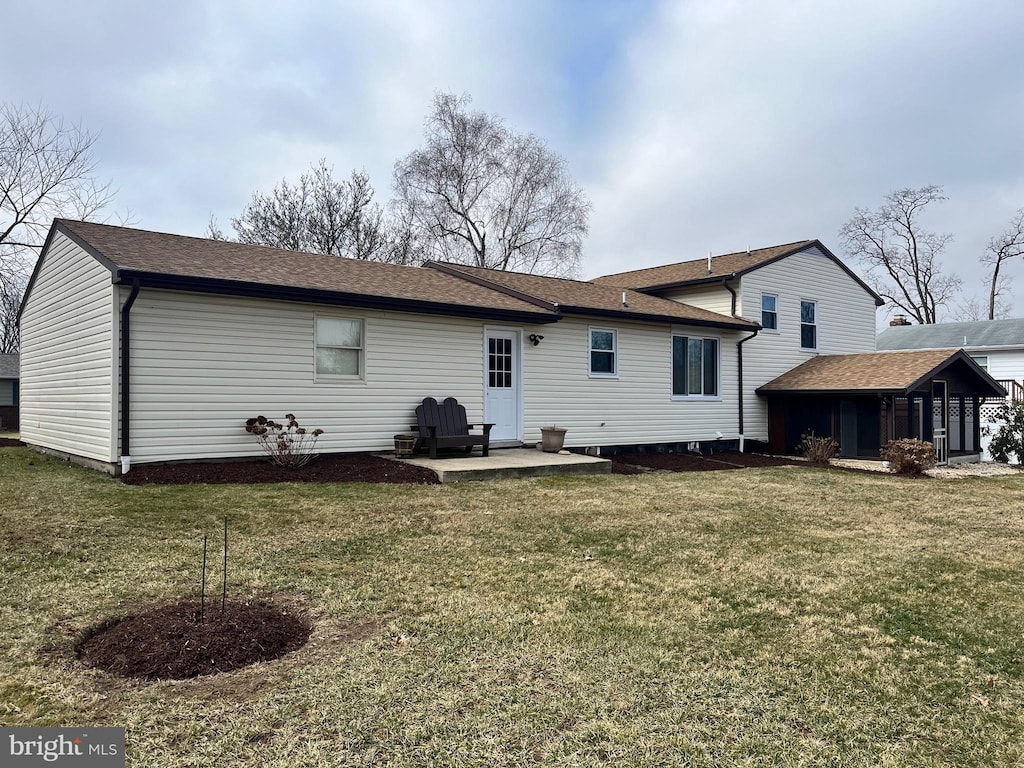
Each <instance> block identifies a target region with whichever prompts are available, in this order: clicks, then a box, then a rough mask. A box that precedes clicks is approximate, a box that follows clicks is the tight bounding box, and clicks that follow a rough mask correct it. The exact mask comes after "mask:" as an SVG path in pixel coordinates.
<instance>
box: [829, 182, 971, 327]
mask: <svg viewBox="0 0 1024 768" xmlns="http://www.w3.org/2000/svg"><path fill="white" fill-rule="evenodd" d="M945 199H946V198H945V196H944V195H943V194H942V187H940V186H937V185H934V184H932V185H929V186H926V187H921V188H920V189H898V190H894V191H893V192H890V193H889V194H888V195H886V197H885V203H884V204H883V205H882V206H881V207H880V208H878V209H877V210H874V211H871V210H867V209H866V208H856V209H855V210H854V215H853V218H851V219H850V220H849V221H847V222H846V223H845V224H844V225H843V227H842V229H840V230H839V238H840V240H841V241H842V243H843V245H844V247H845V249H846V252H847V253H848V254H849V255H850V256H851V257H853V258H856V259H858V260H859V261H860V263H861V264H862V265H863V266H864V268H865V269H866V271H867V274H868V277H869V279H870V280H871V281H872V283H873V287H874V289H875V291H876V292H877V293H878V294H879V295H880V296H881V297H882V298H884V299H886V300H888V301H890V302H892V303H893V304H895V305H896V306H897V307H899V308H900V309H902V310H903V311H904V312H906V313H907V314H908V315H910V316H911V317H913V318H914V319H915V320H917V322H919V323H934V322H936V321H937V319H938V311H939V308H940V307H942V306H944V305H947V304H949V303H950V301H952V299H953V297H954V296H955V295H956V294H957V292H958V291H959V290H960V279H959V278H958V277H957V276H956V275H947V274H943V271H942V265H941V264H940V263H939V261H938V257H939V256H940V255H941V254H942V252H943V251H944V250H945V248H946V246H947V245H948V244H949V242H950V240H952V239H953V236H952V235H949V234H937V233H935V232H929V231H927V230H924V229H922V227H921V224H920V221H919V219H920V217H921V215H922V212H923V211H924V209H925V207H926V206H928V205H929V204H930V203H935V202H939V201H942V200H945Z"/></svg>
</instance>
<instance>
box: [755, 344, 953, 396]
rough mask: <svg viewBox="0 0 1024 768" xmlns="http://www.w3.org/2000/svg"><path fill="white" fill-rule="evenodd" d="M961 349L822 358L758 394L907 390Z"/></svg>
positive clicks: (775, 381)
mask: <svg viewBox="0 0 1024 768" xmlns="http://www.w3.org/2000/svg"><path fill="white" fill-rule="evenodd" d="M958 352H959V350H956V349H929V350H914V351H910V352H872V353H865V354H859V355H819V356H817V357H813V358H811V359H810V360H808V361H807V362H805V363H802V364H801V365H798V366H797V367H796V368H794V369H792V370H791V371H787V372H786V373H784V374H782V375H781V376H779V377H778V378H776V379H772V380H771V381H769V382H768V383H767V384H765V385H763V386H761V387H758V390H757V391H758V392H823V391H829V390H841V391H844V392H849V391H856V390H864V391H869V392H877V391H900V392H902V391H906V390H907V389H908V388H909V387H911V386H912V385H913V384H915V383H916V382H918V381H920V380H921V379H923V378H925V377H926V376H927V375H928V374H929V373H931V372H932V371H934V370H935V369H936V368H939V367H941V366H942V365H943V364H944V363H945V362H947V361H948V360H949V359H950V358H951V357H953V356H955V355H956V354H957V353H958Z"/></svg>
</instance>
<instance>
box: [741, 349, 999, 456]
mask: <svg viewBox="0 0 1024 768" xmlns="http://www.w3.org/2000/svg"><path fill="white" fill-rule="evenodd" d="M757 393H758V394H759V395H761V396H762V397H764V398H765V400H766V401H767V403H768V423H769V425H770V427H771V431H770V435H769V450H771V451H773V452H779V453H784V452H787V450H788V447H789V446H792V445H796V444H797V443H798V442H799V441H800V439H801V435H804V434H810V433H814V434H816V435H828V436H833V437H835V438H836V439H837V440H838V441H839V444H840V448H841V455H842V456H848V457H868V458H878V456H879V449H880V448H881V446H882V445H884V444H885V443H887V442H888V441H889V440H898V439H900V438H904V437H913V438H917V439H920V440H926V441H930V442H932V443H933V444H934V446H935V453H936V457H937V460H938V462H939V463H940V464H945V463H948V462H949V461H957V460H969V461H975V460H977V458H978V454H979V453H980V447H979V446H980V442H981V420H980V418H979V412H980V405H981V401H982V399H983V398H985V397H1000V396H1002V395H1004V394H1005V390H1004V389H1003V388H1002V387H1000V386H999V385H998V384H997V383H996V382H995V381H993V380H992V379H991V377H989V376H988V374H987V373H985V371H984V370H982V369H981V368H980V367H979V366H978V364H977V363H976V362H975V361H974V360H973V359H972V358H971V357H970V356H969V355H968V354H967V353H966V352H964V351H963V350H960V349H939V350H909V351H900V352H875V353H865V354H855V355H820V356H818V357H815V358H813V359H811V360H808V361H806V362H805V363H802V364H801V365H799V366H797V367H796V368H794V369H792V370H790V371H787V372H786V373H784V374H782V375H781V376H779V377H777V378H775V379H773V380H772V381H770V382H768V383H766V384H764V385H762V386H761V387H758V390H757Z"/></svg>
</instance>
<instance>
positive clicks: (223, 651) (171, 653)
mask: <svg viewBox="0 0 1024 768" xmlns="http://www.w3.org/2000/svg"><path fill="white" fill-rule="evenodd" d="M312 631H313V630H312V626H311V625H310V624H309V623H308V622H307V621H306V620H305V619H303V618H302V617H300V616H297V615H295V614H293V613H289V612H288V611H287V610H285V609H282V608H277V607H275V606H273V605H271V604H270V603H266V602H263V601H259V600H254V601H249V602H244V603H242V602H228V603H226V604H225V607H224V611H223V613H222V612H221V610H220V603H219V601H218V602H214V604H213V605H211V604H209V603H207V605H206V611H205V617H204V620H203V621H200V604H199V601H198V600H188V601H184V602H180V603H175V604H173V605H165V606H162V607H159V608H154V609H152V610H149V611H146V612H144V613H140V614H138V615H135V616H129V617H127V618H125V619H122V620H120V621H116V622H113V623H110V624H108V625H106V626H101V627H99V628H97V629H96V630H95V631H94V632H92V633H88V634H87V635H86V637H85V638H84V639H83V640H82V641H81V642H80V643H79V644H78V648H77V652H78V658H79V659H81V661H82V662H83V663H85V665H86V666H89V667H98V668H100V669H105V670H106V671H108V672H112V673H113V674H115V675H120V676H121V677H139V678H144V679H147V680H184V679H187V678H191V677H198V676H199V675H210V674H216V673H218V672H227V671H230V670H232V669H239V668H240V667H245V666H248V665H249V664H255V663H256V662H259V661H270V660H271V659H276V658H279V657H281V656H283V655H284V654H286V653H288V652H290V651H294V650H296V649H297V648H301V647H302V646H303V645H305V644H306V641H307V640H308V639H309V635H310V633H311V632H312Z"/></svg>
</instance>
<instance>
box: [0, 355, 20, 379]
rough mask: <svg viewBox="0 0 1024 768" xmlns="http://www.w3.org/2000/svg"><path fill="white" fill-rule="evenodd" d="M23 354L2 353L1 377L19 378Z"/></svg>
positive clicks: (0, 357)
mask: <svg viewBox="0 0 1024 768" xmlns="http://www.w3.org/2000/svg"><path fill="white" fill-rule="evenodd" d="M20 360H21V355H0V379H17V378H18V377H19V376H20V375H21V369H20V367H19V366H20V362H19V361H20Z"/></svg>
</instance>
